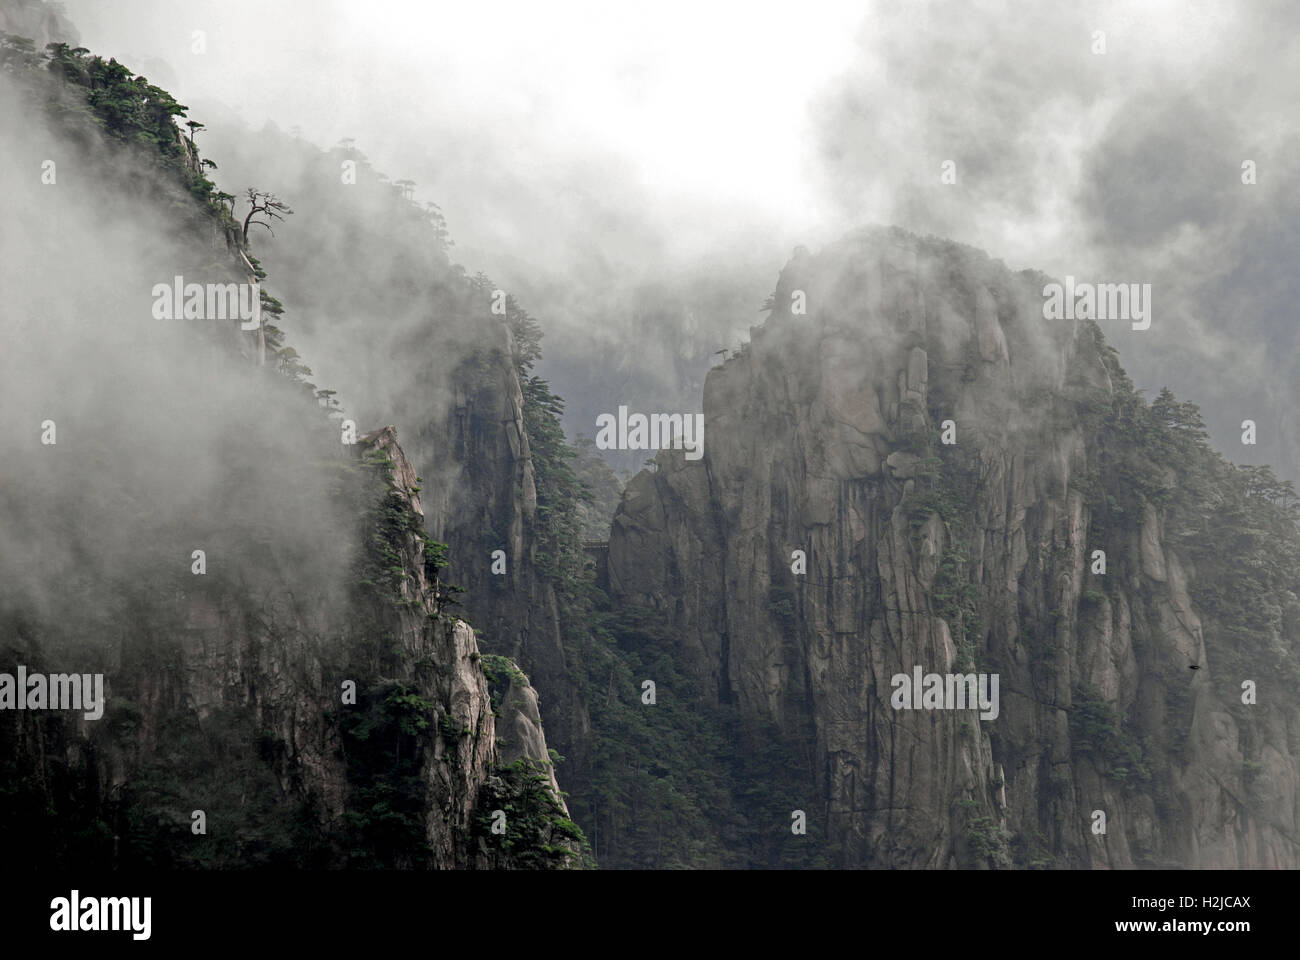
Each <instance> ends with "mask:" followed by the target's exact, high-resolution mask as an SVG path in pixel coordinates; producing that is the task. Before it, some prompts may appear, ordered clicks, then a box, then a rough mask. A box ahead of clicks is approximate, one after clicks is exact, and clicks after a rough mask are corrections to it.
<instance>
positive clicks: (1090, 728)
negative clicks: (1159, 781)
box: [1070, 686, 1151, 783]
mask: <svg viewBox="0 0 1300 960" xmlns="http://www.w3.org/2000/svg"><path fill="white" fill-rule="evenodd" d="M1070 739H1071V742H1073V743H1074V745H1075V747H1076V749H1079V750H1082V751H1083V752H1085V753H1090V754H1092V755H1093V756H1094V757H1095V758H1097V760H1099V761H1101V762H1104V763H1105V765H1106V766H1107V767H1109V769H1108V771H1107V773H1108V775H1109V776H1110V778H1111V779H1112V780H1116V781H1119V782H1120V783H1124V782H1125V781H1127V780H1128V778H1129V776H1130V775H1131V776H1133V777H1135V778H1136V779H1138V780H1142V781H1147V780H1150V779H1151V771H1150V770H1149V769H1148V767H1147V764H1146V762H1145V760H1144V759H1143V756H1142V748H1141V746H1139V745H1138V743H1137V741H1136V740H1134V739H1133V737H1132V736H1131V735H1130V734H1129V733H1128V732H1127V731H1126V730H1124V729H1123V727H1122V726H1121V725H1120V723H1119V721H1118V720H1117V719H1116V717H1115V713H1114V711H1113V710H1112V709H1111V706H1110V703H1109V702H1107V701H1106V700H1105V699H1104V698H1103V697H1102V696H1101V694H1100V693H1099V692H1098V691H1097V690H1095V689H1093V688H1091V687H1086V686H1082V687H1079V688H1078V689H1077V690H1076V691H1075V694H1074V705H1073V706H1072V707H1071V708H1070Z"/></svg>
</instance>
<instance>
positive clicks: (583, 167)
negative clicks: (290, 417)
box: [67, 0, 1300, 476]
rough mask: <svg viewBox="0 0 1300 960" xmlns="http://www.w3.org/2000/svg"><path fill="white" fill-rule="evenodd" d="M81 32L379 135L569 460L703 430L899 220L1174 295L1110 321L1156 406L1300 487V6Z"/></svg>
mask: <svg viewBox="0 0 1300 960" xmlns="http://www.w3.org/2000/svg"><path fill="white" fill-rule="evenodd" d="M67 6H68V10H69V12H70V13H71V15H72V16H73V18H74V20H75V22H76V23H77V25H78V28H79V29H80V30H81V32H82V34H83V42H85V43H88V44H89V45H91V46H93V47H95V48H97V49H111V50H114V51H117V52H118V54H119V55H120V56H121V57H123V58H124V59H126V58H129V59H130V60H131V62H133V63H138V64H139V66H138V67H137V69H141V70H145V71H146V72H148V74H149V75H150V77H151V79H154V80H165V81H167V83H168V84H170V85H171V88H172V89H173V90H174V92H175V93H176V94H177V96H178V97H180V99H181V100H182V102H185V103H188V104H190V105H191V106H192V107H194V108H195V109H194V113H193V114H192V115H194V116H197V117H198V118H199V119H202V120H207V119H208V118H209V117H216V116H218V115H219V114H220V113H221V111H220V110H219V109H218V108H217V107H216V102H218V101H219V102H220V103H222V104H227V105H230V106H231V108H232V109H235V110H237V116H238V117H239V119H240V120H241V121H243V122H244V123H246V124H248V125H249V126H250V127H252V128H253V129H260V128H261V126H262V124H263V123H264V122H266V121H267V120H272V121H274V122H275V123H276V124H278V125H279V126H281V127H282V128H283V129H285V130H291V129H292V128H295V127H297V128H299V129H300V132H301V135H302V136H303V137H306V138H308V139H310V140H313V141H315V142H316V143H317V144H319V145H321V146H323V147H329V146H332V145H333V144H335V143H336V142H337V141H338V140H340V139H342V138H344V137H352V138H355V139H356V145H357V146H358V147H359V148H361V149H362V150H364V151H365V153H366V154H367V155H368V156H369V157H370V158H371V160H372V162H374V163H375V165H376V166H377V167H378V168H379V169H381V170H384V171H387V172H388V173H389V175H390V176H392V177H394V178H402V177H405V178H410V179H411V180H413V181H415V182H416V183H417V184H418V186H417V188H416V191H417V193H416V195H417V197H419V198H420V199H428V200H433V201H435V202H437V203H438V204H439V205H440V206H441V207H442V208H443V210H444V212H445V214H446V216H447V221H448V225H449V227H450V229H451V231H452V233H453V235H454V236H455V237H456V238H457V241H458V244H459V247H458V249H457V252H456V256H457V259H458V260H459V261H460V262H462V263H464V264H465V265H466V267H467V268H468V269H469V270H470V271H471V272H473V271H475V270H477V269H483V270H485V271H486V272H487V273H488V274H489V275H491V276H492V277H494V278H495V279H496V280H497V281H498V282H499V283H501V284H502V285H503V286H506V287H507V288H508V289H511V291H512V292H517V293H518V294H519V296H520V300H521V302H523V303H525V304H527V306H528V308H529V310H530V311H531V312H532V313H533V314H534V315H536V316H538V317H540V318H542V319H543V320H544V321H545V323H546V328H547V333H548V338H549V339H548V348H549V349H548V354H547V358H546V360H545V361H544V364H543V367H542V372H543V373H544V374H545V375H548V376H550V377H551V378H552V379H553V381H554V383H555V386H556V388H557V391H558V392H559V393H560V394H561V395H562V396H564V397H565V398H566V400H567V401H568V415H567V417H566V426H567V428H568V429H569V431H570V433H577V432H583V433H586V434H588V435H590V434H591V433H592V432H593V431H594V418H595V415H596V414H597V413H599V412H602V411H606V410H612V409H614V408H615V407H616V406H617V405H618V404H619V403H621V402H625V403H628V404H629V405H630V406H632V407H633V408H634V409H637V408H639V409H663V410H675V409H681V410H688V409H690V410H698V409H699V402H700V393H699V389H700V384H701V383H702V377H703V373H704V372H705V371H706V370H707V369H708V366H709V365H710V363H711V362H713V361H714V360H715V359H717V358H715V357H714V356H713V354H714V352H715V351H718V350H721V349H724V348H733V349H734V348H735V347H736V346H737V345H738V343H739V341H740V340H741V339H742V338H743V337H745V336H746V334H747V330H748V327H749V325H750V324H752V323H754V322H756V321H757V319H758V313H757V311H758V308H759V306H760V305H761V303H762V301H763V298H764V297H765V296H766V295H767V293H768V292H770V289H771V286H772V283H773V281H774V278H775V271H776V270H777V269H778V268H779V267H780V265H781V264H782V263H784V260H785V259H786V257H788V254H789V251H790V249H791V248H792V247H793V246H794V245H795V244H799V243H804V244H809V245H813V246H815V245H816V244H817V243H819V242H824V241H826V240H829V239H831V238H834V237H836V236H838V235H839V234H840V233H841V232H842V231H843V229H845V228H847V227H850V226H856V225H859V224H861V223H864V222H872V221H876V222H888V223H896V224H898V225H900V226H903V227H905V228H908V229H911V230H914V231H918V232H921V233H930V232H932V233H936V234H940V235H943V236H947V237H951V238H953V239H956V240H959V241H963V242H968V243H971V244H974V245H977V246H979V247H981V248H983V249H987V250H989V251H990V252H991V253H992V254H993V255H994V256H996V257H1000V258H1002V259H1004V260H1005V261H1006V262H1007V264H1008V265H1009V266H1010V267H1012V268H1013V269H1020V268H1024V267H1028V266H1034V267H1036V268H1041V269H1044V270H1046V271H1047V272H1049V273H1051V274H1053V275H1062V276H1063V275H1065V274H1067V273H1071V274H1074V275H1075V276H1078V277H1080V278H1085V277H1093V278H1098V279H1102V280H1112V281H1142V282H1150V283H1152V284H1153V287H1154V293H1153V298H1154V303H1155V311H1156V313H1155V322H1154V324H1153V326H1152V328H1151V329H1150V330H1148V331H1144V332H1141V333H1136V332H1133V331H1131V330H1128V329H1127V324H1124V323H1119V324H1108V323H1103V327H1104V328H1105V330H1106V333H1107V335H1108V336H1110V337H1112V338H1113V339H1114V340H1115V341H1116V343H1117V345H1118V346H1119V347H1120V348H1121V350H1122V352H1123V355H1124V357H1125V360H1126V363H1127V364H1128V366H1129V368H1130V370H1131V371H1132V372H1133V375H1134V377H1135V380H1136V382H1137V383H1138V386H1139V387H1142V388H1147V389H1148V390H1149V391H1150V392H1152V393H1154V391H1155V389H1157V388H1158V387H1159V386H1161V385H1163V384H1168V385H1170V386H1171V387H1173V388H1174V389H1175V390H1176V391H1177V392H1178V393H1179V394H1180V395H1182V396H1186V397H1188V398H1189V399H1192V400H1194V401H1197V402H1199V403H1200V404H1201V405H1202V406H1203V407H1204V409H1205V412H1206V418H1207V420H1208V422H1209V424H1210V427H1211V430H1212V433H1213V435H1214V437H1215V439H1216V441H1217V442H1218V443H1220V444H1222V445H1225V446H1227V447H1228V448H1229V449H1231V450H1232V451H1233V452H1234V453H1235V454H1236V456H1237V458H1238V459H1242V460H1246V461H1271V462H1274V463H1276V464H1277V465H1279V467H1280V469H1281V470H1282V471H1283V472H1284V473H1285V474H1287V475H1291V476H1295V475H1297V472H1298V469H1300V448H1298V447H1297V442H1296V437H1297V434H1296V430H1297V427H1296V426H1295V425H1294V423H1293V422H1292V421H1291V420H1290V418H1288V417H1287V414H1288V413H1289V409H1288V397H1287V389H1288V385H1289V383H1290V382H1292V380H1293V379H1294V376H1293V375H1294V373H1295V372H1296V371H1295V369H1294V363H1295V361H1294V359H1293V356H1294V354H1295V353H1296V351H1295V350H1294V344H1295V336H1294V334H1293V332H1292V331H1293V329H1294V324H1293V321H1292V316H1291V313H1292V305H1293V303H1294V302H1295V299H1296V298H1295V294H1296V289H1295V282H1296V281H1295V280H1294V271H1293V270H1292V269H1291V267H1290V259H1291V257H1290V253H1289V251H1290V250H1292V249H1294V242H1293V241H1294V235H1293V231H1294V229H1295V228H1294V226H1293V224H1294V223H1295V221H1296V217H1295V213H1296V210H1295V204H1296V202H1297V201H1296V200H1295V198H1294V196H1293V193H1292V192H1291V191H1289V190H1288V188H1287V186H1288V184H1289V183H1290V182H1291V180H1292V175H1293V168H1294V165H1295V164H1296V163H1297V160H1296V152H1295V151H1294V150H1292V149H1291V146H1292V145H1293V142H1294V140H1295V138H1296V131H1295V129H1294V126H1293V125H1292V124H1289V123H1287V122H1286V120H1285V118H1286V117H1288V115H1289V114H1288V110H1287V105H1288V103H1289V99H1290V97H1291V95H1292V93H1293V91H1294V82H1293V78H1294V76H1295V71H1296V67H1297V62H1296V61H1297V47H1296V40H1295V39H1294V37H1295V35H1296V32H1295V30H1294V29H1292V28H1291V26H1292V25H1293V24H1294V22H1295V18H1296V17H1297V16H1298V14H1297V13H1296V11H1295V10H1294V7H1293V6H1291V5H1288V4H1285V3H1281V2H1277V3H1258V4H1252V5H1250V7H1249V8H1246V7H1242V6H1240V5H1233V4H1227V3H1203V4H1196V5H1194V6H1188V5H1185V4H1179V3H1143V4H1131V3H1118V2H1115V3H1083V4H1072V5H1069V7H1053V8H1051V9H1045V8H1041V7H1025V6H1024V5H1018V4H1010V3H981V4H976V5H973V6H972V5H970V4H965V3H946V2H932V3H889V2H880V3H874V4H870V5H865V6H864V5H862V4H858V3H842V4H816V5H812V6H810V7H807V8H804V9H800V10H799V11H798V12H797V13H795V12H792V11H791V10H790V9H789V7H788V6H787V5H782V4H775V3H760V4H733V3H718V4H709V5H707V6H706V7H701V6H699V5H696V4H684V3H683V4H673V3H670V4H667V5H660V6H656V7H655V8H654V9H653V10H650V9H646V10H619V11H617V13H615V12H613V11H610V10H607V9H605V8H604V7H602V5H600V4H589V3H555V4H546V5H544V6H539V5H529V4H514V3H484V4H475V5H469V6H465V5H457V6H445V5H437V6H429V7H420V6H416V5H410V4H403V3H393V2H377V3H370V4H364V5H360V6H358V5H354V4H345V3H337V2H327V3H317V2H310V3H308V2H285V3H277V4H275V5H274V6H271V7H268V6H266V5H264V4H260V3H254V2H251V0H234V2H229V0H223V2H215V0H195V2H189V3H183V4H177V3H173V2H168V0H120V2H116V3H113V4H109V5H105V4H101V3H97V2H93V0H71V2H69V3H68V5H67ZM507 23H508V24H509V27H508V29H507V28H506V27H505V26H504V25H505V24H507ZM195 30H203V31H205V34H206V36H205V39H206V44H207V47H206V53H202V54H200V53H194V52H192V43H193V39H192V34H193V31H195ZM1094 31H1102V32H1104V34H1105V53H1104V54H1096V53H1093V48H1094V44H1095V42H1096V41H1095V40H1094V36H1093V34H1094ZM224 137H225V134H223V135H222V137H216V136H214V137H212V138H210V139H209V141H208V150H209V155H211V156H213V157H215V158H216V159H217V160H218V162H220V160H221V158H222V155H223V153H225V152H226V150H227V146H228V144H227V142H226V141H225V139H224ZM1246 159H1250V160H1254V161H1255V162H1256V163H1257V165H1258V182H1257V184H1256V185H1254V186H1245V185H1243V184H1242V183H1241V168H1240V165H1241V162H1242V161H1243V160H1246ZM944 160H953V161H955V162H956V165H957V167H956V168H957V177H958V180H957V183H956V185H952V186H948V185H943V184H941V183H940V181H939V174H940V164H941V163H942V162H943V161H944ZM290 199H292V198H290ZM1246 418H1250V419H1254V420H1256V421H1257V422H1258V423H1259V425H1260V430H1259V444H1258V446H1257V447H1254V448H1251V447H1244V448H1243V447H1241V445H1240V443H1239V425H1240V422H1241V420H1243V419H1246ZM616 460H617V462H619V464H620V466H622V467H624V468H627V467H631V466H635V465H639V464H638V463H637V460H636V459H633V458H632V456H631V455H627V454H625V455H623V457H622V458H616ZM629 461H631V462H629Z"/></svg>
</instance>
